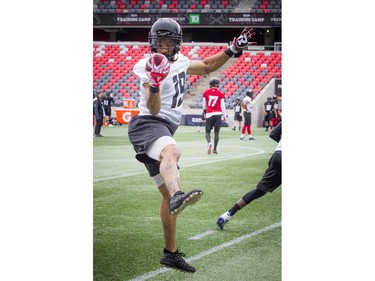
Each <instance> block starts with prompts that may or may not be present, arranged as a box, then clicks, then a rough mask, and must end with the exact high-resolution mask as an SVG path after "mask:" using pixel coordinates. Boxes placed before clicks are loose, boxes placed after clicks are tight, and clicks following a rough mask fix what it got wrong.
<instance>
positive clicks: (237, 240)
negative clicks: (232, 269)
mask: <svg viewBox="0 0 375 281" xmlns="http://www.w3.org/2000/svg"><path fill="white" fill-rule="evenodd" d="M279 226H281V222H278V223H274V224H271V225H269V226H266V227H264V228H261V229H259V230H256V231H254V232H250V233H248V234H245V235H243V236H240V237H237V238H235V239H233V240H231V241H229V242H226V243H223V244H221V245H219V246H216V247H214V248H211V249H209V250H207V251H204V252H201V253H199V254H198V255H195V256H193V257H191V258H187V259H186V261H187V262H191V261H195V260H198V259H200V258H203V257H205V256H208V255H210V254H212V253H215V252H218V251H221V250H223V249H225V248H227V247H230V246H233V245H235V244H237V243H240V242H242V241H243V240H246V239H249V238H251V237H253V236H255V235H258V234H262V233H265V232H267V231H270V230H272V229H274V228H276V227H279ZM168 270H171V269H170V268H160V269H158V270H154V271H150V272H148V273H146V274H143V275H141V276H138V277H136V278H134V279H131V280H130V281H144V280H147V279H149V278H151V277H154V276H156V275H159V274H160V273H163V272H166V271H168Z"/></svg>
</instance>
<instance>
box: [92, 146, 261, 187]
mask: <svg viewBox="0 0 375 281" xmlns="http://www.w3.org/2000/svg"><path fill="white" fill-rule="evenodd" d="M241 148H242V147H241ZM248 149H252V150H255V152H254V153H248V154H239V155H228V156H219V157H216V156H212V157H211V156H208V157H201V158H194V157H192V158H188V157H185V158H184V160H183V161H181V162H182V163H181V164H180V166H181V168H182V169H183V168H189V167H195V166H199V165H206V164H211V163H217V162H222V161H225V160H234V159H240V158H245V157H249V156H256V155H260V154H264V153H266V151H265V150H263V149H258V148H253V147H250V148H248ZM214 157H215V158H214ZM190 159H196V160H197V159H202V160H203V159H205V160H206V161H202V162H198V163H191V164H183V163H184V162H186V161H188V160H190ZM94 161H95V160H94ZM96 161H98V160H96ZM141 174H147V170H145V169H144V171H138V172H133V173H125V174H121V175H116V176H110V177H104V178H98V179H93V182H99V181H105V180H113V179H119V178H125V177H130V176H136V175H141Z"/></svg>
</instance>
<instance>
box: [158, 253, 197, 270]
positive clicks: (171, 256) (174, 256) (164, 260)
mask: <svg viewBox="0 0 375 281" xmlns="http://www.w3.org/2000/svg"><path fill="white" fill-rule="evenodd" d="M184 256H185V254H184V253H180V252H179V251H178V250H177V251H176V252H175V253H165V251H164V254H163V255H162V256H161V258H160V263H161V264H162V265H164V266H167V267H170V268H173V269H178V270H181V271H184V272H191V273H194V272H195V271H196V269H195V268H194V267H192V266H191V265H189V264H188V263H187V262H186V261H185V260H184V259H183V258H182V257H184Z"/></svg>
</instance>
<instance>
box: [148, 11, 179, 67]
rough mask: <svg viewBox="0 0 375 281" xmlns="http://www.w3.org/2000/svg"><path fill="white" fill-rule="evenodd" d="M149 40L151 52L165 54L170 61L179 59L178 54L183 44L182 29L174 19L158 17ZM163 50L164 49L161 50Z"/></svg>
mask: <svg viewBox="0 0 375 281" xmlns="http://www.w3.org/2000/svg"><path fill="white" fill-rule="evenodd" d="M148 40H149V42H150V45H151V52H152V53H158V51H159V52H160V53H162V54H164V55H165V56H166V57H167V58H168V60H169V61H171V62H173V61H176V60H177V54H178V52H179V51H180V46H181V44H182V30H181V27H180V25H179V24H178V23H177V22H176V21H175V20H173V19H169V18H161V19H158V20H157V21H156V22H155V23H154V24H153V25H152V27H151V30H150V32H149V36H148ZM161 50H162V51H161Z"/></svg>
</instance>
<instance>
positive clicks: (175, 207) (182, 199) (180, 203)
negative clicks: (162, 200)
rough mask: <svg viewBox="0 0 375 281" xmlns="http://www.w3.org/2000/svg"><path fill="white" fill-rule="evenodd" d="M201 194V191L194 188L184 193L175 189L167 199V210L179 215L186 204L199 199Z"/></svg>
mask: <svg viewBox="0 0 375 281" xmlns="http://www.w3.org/2000/svg"><path fill="white" fill-rule="evenodd" d="M202 195H203V191H202V190H200V189H194V190H192V191H190V192H188V193H186V194H185V193H184V192H181V191H177V192H176V193H175V194H174V195H173V197H172V198H171V200H169V212H170V213H171V214H172V215H174V216H177V215H179V214H180V213H181V212H182V210H183V209H184V208H185V207H186V206H188V205H192V204H194V203H196V202H197V201H198V200H199V199H201V197H202Z"/></svg>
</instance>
